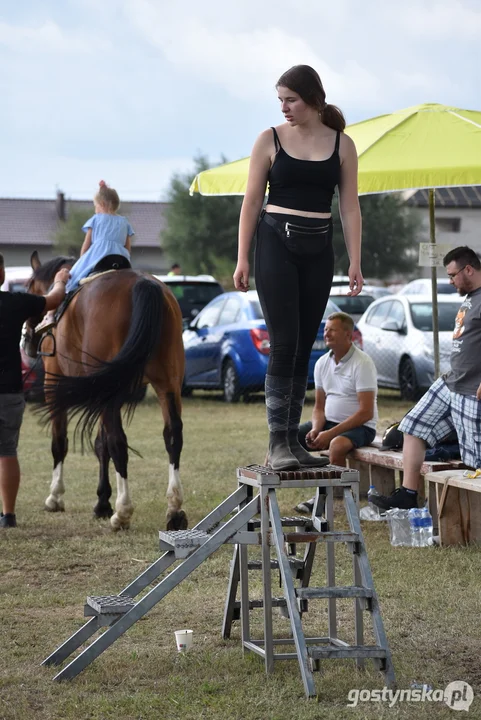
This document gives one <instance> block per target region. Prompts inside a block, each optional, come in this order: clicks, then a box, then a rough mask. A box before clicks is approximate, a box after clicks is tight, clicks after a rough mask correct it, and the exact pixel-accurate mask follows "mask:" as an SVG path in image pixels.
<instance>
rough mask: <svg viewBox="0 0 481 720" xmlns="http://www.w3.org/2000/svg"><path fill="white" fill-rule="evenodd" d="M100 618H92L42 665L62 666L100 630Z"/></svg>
mask: <svg viewBox="0 0 481 720" xmlns="http://www.w3.org/2000/svg"><path fill="white" fill-rule="evenodd" d="M99 627H100V625H99V621H98V617H92V618H90V620H88V621H87V622H86V623H85V625H83V626H82V627H81V628H80V630H77V632H76V633H74V634H73V635H72V636H71V637H69V639H68V640H66V641H65V642H64V643H63V644H62V645H60V647H59V648H57V649H56V650H55V652H53V653H52V654H51V655H49V656H48V658H45V660H44V661H43V662H42V665H46V666H49V665H60V664H61V663H62V662H63V661H64V660H66V658H68V656H69V655H71V654H72V653H73V652H74V651H75V650H77V648H79V647H80V646H81V645H82V644H83V643H84V642H85V641H86V640H88V639H89V637H91V636H92V635H93V634H94V633H95V632H97V630H98V629H99Z"/></svg>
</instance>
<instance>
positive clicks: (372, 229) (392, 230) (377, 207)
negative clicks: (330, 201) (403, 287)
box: [333, 193, 421, 280]
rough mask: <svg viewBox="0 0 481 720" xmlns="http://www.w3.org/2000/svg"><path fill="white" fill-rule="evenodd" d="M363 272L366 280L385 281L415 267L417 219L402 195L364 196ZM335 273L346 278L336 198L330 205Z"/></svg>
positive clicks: (346, 266) (343, 247)
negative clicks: (331, 210) (332, 222)
mask: <svg viewBox="0 0 481 720" xmlns="http://www.w3.org/2000/svg"><path fill="white" fill-rule="evenodd" d="M360 204H361V213H362V272H363V275H364V277H366V278H379V279H381V280H387V279H388V278H389V276H391V275H394V274H404V273H409V272H411V271H412V270H414V269H415V267H416V266H417V258H418V233H419V230H420V225H421V223H420V218H419V215H418V214H417V212H416V210H414V209H412V208H409V207H408V206H406V204H405V203H404V200H403V198H402V196H401V195H399V194H394V193H389V194H384V195H363V196H361V198H360ZM333 218H334V240H333V243H334V253H335V256H336V272H338V273H340V274H342V275H345V274H346V272H347V269H348V267H349V258H348V255H347V251H346V246H345V243H344V239H343V234H342V227H341V222H340V218H339V209H338V203H337V198H336V199H335V202H334V206H333Z"/></svg>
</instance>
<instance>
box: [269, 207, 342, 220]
mask: <svg viewBox="0 0 481 720" xmlns="http://www.w3.org/2000/svg"><path fill="white" fill-rule="evenodd" d="M265 211H266V212H268V213H283V214H284V215H298V216H299V217H306V218H324V219H326V218H330V217H331V213H317V212H308V211H304V210H291V209H290V208H285V207H278V206H277V205H269V204H268V205H266V207H265Z"/></svg>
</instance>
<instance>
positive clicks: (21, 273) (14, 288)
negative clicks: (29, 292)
mask: <svg viewBox="0 0 481 720" xmlns="http://www.w3.org/2000/svg"><path fill="white" fill-rule="evenodd" d="M32 272H33V270H32V268H31V267H30V266H29V265H24V266H21V267H9V266H8V265H7V267H6V268H5V282H4V283H3V285H2V286H1V287H0V290H3V291H4V292H25V291H26V289H27V285H28V282H29V280H30V278H31V277H32Z"/></svg>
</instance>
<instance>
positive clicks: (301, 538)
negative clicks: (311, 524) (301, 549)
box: [284, 530, 359, 543]
mask: <svg viewBox="0 0 481 720" xmlns="http://www.w3.org/2000/svg"><path fill="white" fill-rule="evenodd" d="M284 540H285V541H286V542H289V543H310V542H339V543H347V542H353V543H356V542H359V534H358V533H351V532H335V531H329V532H324V531H320V532H318V531H315V532H309V531H308V530H306V531H305V532H290V533H284Z"/></svg>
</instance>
